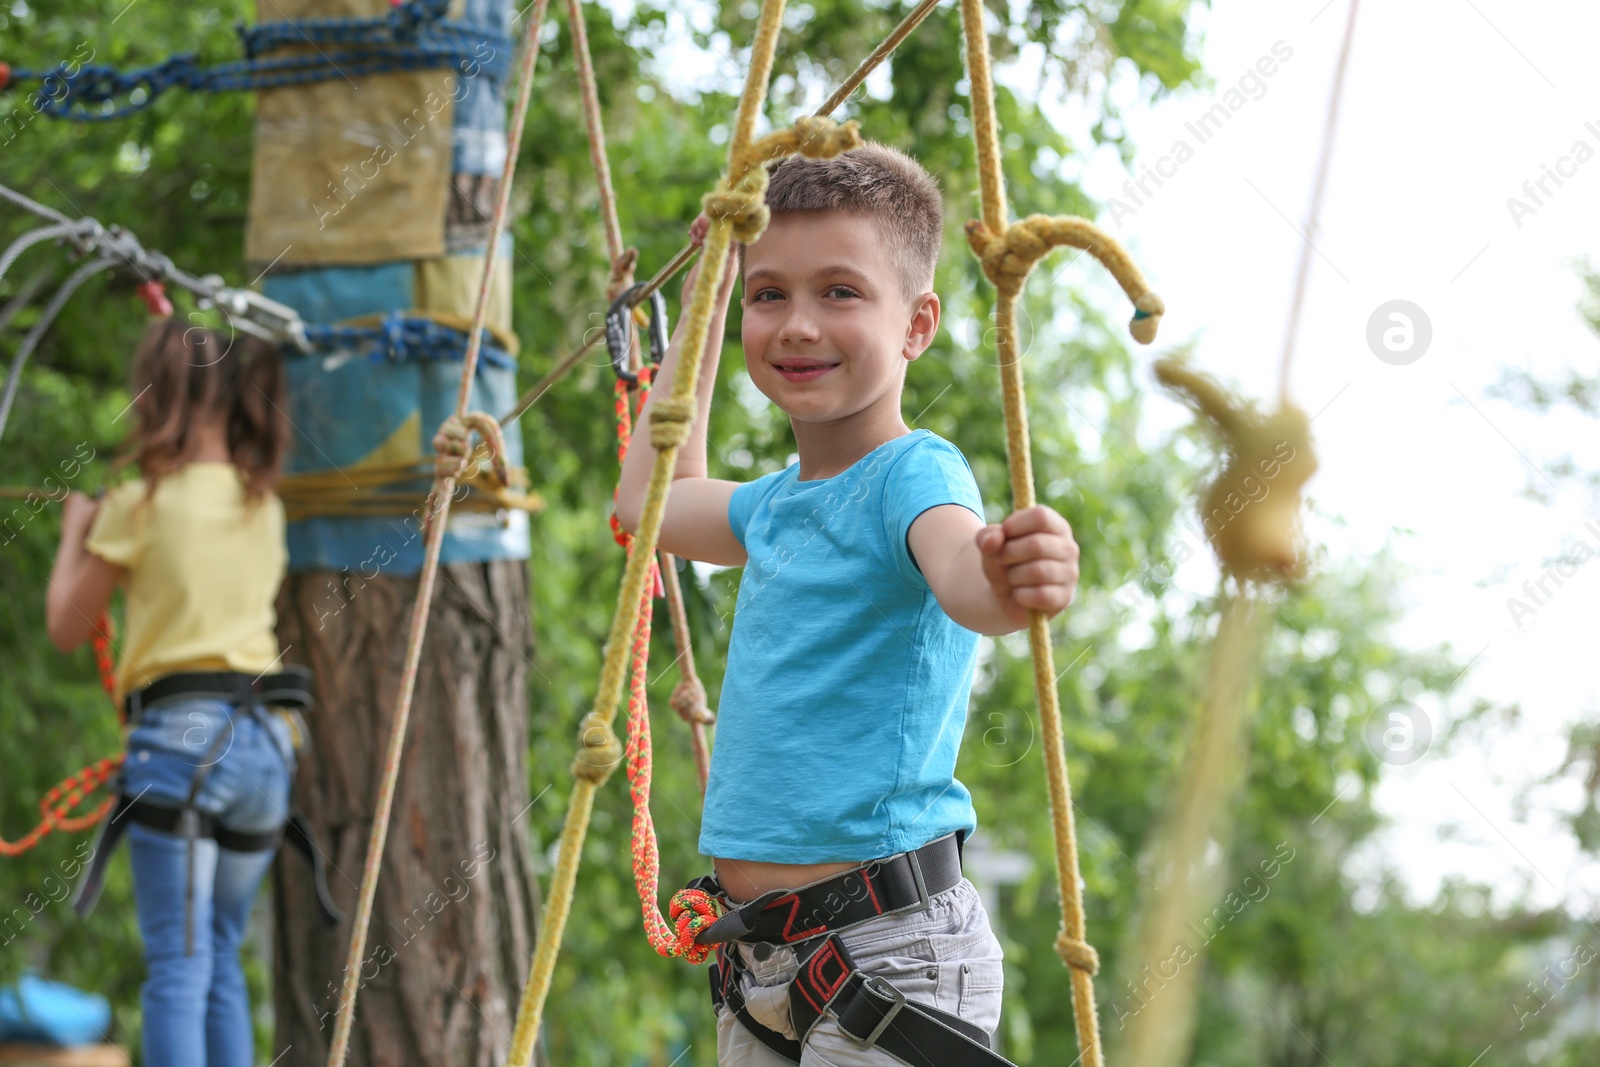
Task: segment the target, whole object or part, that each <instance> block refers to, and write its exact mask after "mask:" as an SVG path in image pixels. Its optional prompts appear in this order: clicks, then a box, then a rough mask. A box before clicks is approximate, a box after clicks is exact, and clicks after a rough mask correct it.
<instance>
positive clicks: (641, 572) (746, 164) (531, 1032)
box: [507, 0, 859, 1065]
mask: <svg viewBox="0 0 1600 1067" xmlns="http://www.w3.org/2000/svg"><path fill="white" fill-rule="evenodd" d="M783 8H784V0H763V3H762V6H761V14H760V16H759V18H758V20H757V24H756V35H755V41H754V43H753V44H752V46H751V59H750V69H749V72H748V73H747V75H746V78H745V86H744V92H743V94H742V95H741V97H740V101H739V112H738V115H737V117H736V120H735V122H734V128H733V133H732V137H731V139H730V144H729V147H728V170H727V173H726V175H725V176H724V178H723V179H722V181H721V182H719V183H718V186H717V189H716V190H714V191H713V192H712V193H711V194H710V195H708V196H707V198H706V201H707V203H706V207H707V211H708V214H711V215H712V216H713V217H712V220H711V225H710V228H709V232H708V233H707V235H706V241H705V251H704V252H703V253H702V262H701V266H700V273H699V275H698V276H697V277H696V279H695V288H694V294H693V297H692V300H691V302H690V305H689V310H688V313H687V317H686V319H685V322H684V325H683V334H682V340H681V344H682V347H681V349H680V353H681V355H680V358H679V364H678V370H677V374H676V376H675V378H674V380H673V392H672V395H671V396H670V397H666V398H658V399H657V400H656V401H655V402H654V404H653V405H652V410H651V420H650V439H651V442H652V443H653V444H654V445H655V447H656V457H655V464H654V466H653V467H652V468H651V473H650V481H649V485H648V487H647V489H646V492H645V499H644V507H643V510H642V513H641V516H640V519H639V526H638V530H637V531H636V532H635V534H634V543H633V550H632V551H631V552H630V553H629V554H628V562H627V566H626V568H625V569H624V571H623V578H622V589H621V591H620V593H619V595H618V601H617V611H616V614H615V615H614V616H613V618H612V624H611V632H610V636H609V638H608V640H607V644H606V657H605V661H604V664H603V665H602V668H601V672H600V681H599V685H598V687H597V692H596V695H595V701H594V706H593V710H592V711H591V712H590V718H597V719H598V720H600V721H602V722H605V723H609V722H610V721H611V718H612V716H614V715H615V714H616V709H617V705H618V702H619V700H620V699H621V695H622V687H623V682H624V674H625V672H626V668H627V664H628V652H629V640H630V638H632V637H634V636H635V635H636V633H637V630H638V620H639V614H640V605H641V604H642V603H643V597H644V593H645V584H646V582H647V581H648V580H649V578H650V574H651V571H652V569H653V564H654V558H653V557H654V555H655V549H656V543H657V540H658V537H659V535H660V532H661V519H662V515H663V511H664V507H665V504H666V500H667V494H668V492H669V491H670V489H671V485H672V473H673V469H674V467H675V466H676V464H677V451H678V446H679V445H680V444H681V443H682V442H683V441H684V440H685V439H686V438H687V437H688V434H689V430H690V426H691V424H692V422H693V419H694V417H695V414H696V411H697V403H696V396H697V392H696V390H697V388H698V382H699V376H700V362H701V357H702V356H703V354H704V352H705V347H706V339H707V336H708V334H709V332H710V326H711V314H712V310H713V308H714V306H715V302H716V290H717V286H718V285H719V284H720V281H721V278H722V274H723V269H724V267H725V265H726V263H727V260H728V254H729V248H730V244H731V242H732V239H733V235H734V229H735V224H734V220H733V216H735V215H737V216H738V217H739V218H740V219H741V220H742V221H741V223H740V224H739V232H740V233H741V234H743V235H744V236H745V237H747V238H748V239H750V240H754V239H755V238H756V237H758V236H759V235H760V229H759V226H760V225H761V223H760V222H759V219H760V214H761V213H760V211H759V210H757V208H758V207H759V206H761V205H759V204H757V203H754V202H753V201H754V200H755V198H757V197H759V196H760V195H761V192H762V191H763V188H764V187H763V184H762V180H761V179H760V178H755V177H752V176H751V175H750V171H752V170H756V169H760V165H761V162H764V161H765V160H767V159H772V158H777V157H778V156H780V155H783V154H784V153H785V151H789V150H795V149H799V150H802V151H811V152H817V153H823V152H827V151H831V150H837V151H842V150H843V149H844V148H845V147H849V143H850V138H849V137H844V138H841V137H837V136H831V135H819V134H818V132H817V131H816V129H815V128H812V127H808V128H807V129H806V130H805V131H801V130H798V129H797V130H796V131H793V132H792V133H790V134H789V136H792V137H793V138H794V140H793V141H792V142H790V143H791V144H792V145H794V148H792V149H785V148H783V147H782V145H781V142H775V141H774V140H773V138H765V139H763V141H762V142H761V143H760V144H759V145H758V144H757V143H756V141H755V137H754V130H755V123H756V118H757V116H758V115H759V114H760V112H761V110H762V106H763V104H764V102H765V100H766V92H767V82H768V79H769V78H770V77H771V73H772V61H773V56H774V54H775V52H776V50H777V39H778V31H779V29H780V26H781V22H782V16H783ZM775 136H777V137H782V136H783V135H781V134H780V135H775ZM855 141H857V142H859V135H855ZM729 194H731V197H729ZM724 197H729V198H727V199H723V198H724ZM714 200H715V203H716V204H718V205H720V207H721V208H722V210H720V211H713V201H714ZM595 787H596V783H595V782H592V781H590V780H589V779H587V778H584V777H579V778H578V779H577V780H576V781H575V782H574V783H573V788H572V798H571V801H570V803H569V805H568V808H567V818H566V822H565V823H564V824H563V827H562V833H561V844H560V850H559V852H558V854H557V858H556V866H555V871H554V872H553V873H552V874H551V877H550V891H549V896H548V898H547V903H546V905H545V914H544V918H543V920H542V921H541V922H540V924H539V943H538V946H537V948H536V949H535V950H534V956H533V961H532V964H531V966H530V969H529V974H528V981H527V984H526V986H525V987H524V990H523V999H522V1005H521V1008H520V1010H519V1011H518V1013H517V1025H516V1030H515V1032H514V1033H513V1034H512V1039H511V1053H510V1056H509V1058H508V1061H507V1062H508V1063H511V1064H516V1065H522V1064H526V1063H528V1061H529V1059H530V1057H531V1055H532V1052H533V1043H534V1037H535V1035H536V1034H537V1033H538V1029H539V1022H540V1019H541V1017H542V1016H543V1013H544V1003H545V999H546V997H547V996H548V994H549V991H550V982H551V979H552V976H553V974H554V971H555V960H556V956H557V953H558V952H559V951H560V945H561V938H562V936H563V934H564V932H565V926H566V918H567V914H568V912H569V910H570V908H571V902H572V896H573V887H574V885H575V883H576V881H577V872H578V864H579V862H580V860H581V852H582V847H583V838H584V836H585V834H586V832H587V829H588V822H589V815H590V812H591V811H592V809H593V804H594V790H595ZM679 903H680V906H687V907H689V908H690V909H691V910H692V908H693V902H689V901H681V900H680V902H679ZM681 915H682V913H681V912H680V913H679V916H677V917H678V918H681ZM691 921H692V919H691V920H686V922H691Z"/></svg>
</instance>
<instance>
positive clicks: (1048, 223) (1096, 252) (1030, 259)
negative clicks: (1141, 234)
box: [966, 215, 1167, 345]
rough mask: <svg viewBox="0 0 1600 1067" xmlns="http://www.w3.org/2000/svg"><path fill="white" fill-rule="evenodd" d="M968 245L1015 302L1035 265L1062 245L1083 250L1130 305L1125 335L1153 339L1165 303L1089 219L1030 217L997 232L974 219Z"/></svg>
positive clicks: (996, 284) (987, 274) (988, 275)
mask: <svg viewBox="0 0 1600 1067" xmlns="http://www.w3.org/2000/svg"><path fill="white" fill-rule="evenodd" d="M966 231H967V244H969V245H971V246H972V251H973V253H974V254H975V255H977V257H978V260H979V261H980V262H981V263H982V264H983V273H984V276H985V277H986V278H988V279H989V281H990V282H991V283H993V285H994V287H995V288H996V289H998V290H999V291H1000V295H1001V296H1003V297H1006V298H1013V297H1015V296H1016V295H1017V294H1018V293H1020V292H1022V287H1023V285H1024V284H1026V283H1027V280H1028V274H1029V272H1030V271H1032V270H1033V266H1034V264H1035V263H1037V262H1039V260H1040V259H1042V258H1044V256H1045V255H1047V254H1048V253H1049V252H1050V250H1051V249H1053V248H1058V247H1060V246H1062V245H1068V246H1070V247H1072V248H1081V249H1083V250H1084V251H1085V252H1089V253H1091V254H1092V255H1093V256H1094V258H1096V259H1098V260H1099V261H1100V262H1101V263H1102V264H1103V265H1104V266H1105V268H1106V269H1107V270H1109V271H1110V272H1111V276H1112V277H1113V278H1115V279H1116V280H1117V284H1118V285H1120V286H1121V287H1122V291H1123V292H1124V293H1126V294H1128V299H1129V300H1131V301H1133V306H1134V313H1133V320H1132V321H1131V322H1129V323H1128V332H1129V333H1131V334H1133V339H1134V340H1136V341H1138V342H1139V343H1140V344H1145V345H1147V344H1150V343H1151V342H1152V341H1154V340H1155V339H1156V329H1157V327H1159V326H1160V324H1161V316H1162V314H1163V313H1164V312H1165V311H1166V309H1167V308H1166V305H1165V304H1163V303H1162V302H1161V298H1160V297H1159V296H1157V295H1156V294H1155V293H1153V292H1151V291H1150V287H1149V286H1148V285H1146V284H1145V280H1144V276H1143V275H1141V274H1140V273H1139V268H1138V267H1135V266H1134V265H1133V260H1132V259H1131V258H1129V256H1128V252H1127V250H1126V249H1124V248H1123V247H1122V246H1121V245H1120V244H1118V243H1117V241H1116V239H1115V238H1114V237H1112V236H1111V235H1110V234H1108V233H1106V232H1105V231H1104V230H1102V229H1100V227H1098V226H1096V225H1095V224H1094V223H1092V222H1090V221H1089V220H1088V219H1080V218H1078V217H1076V216H1073V215H1029V216H1028V217H1027V218H1025V219H1021V220H1019V221H1017V222H1013V223H1011V224H1010V225H1007V226H1005V227H1004V228H1003V229H1002V230H1001V231H1000V232H999V233H996V232H995V231H993V230H991V229H989V227H988V226H986V225H984V223H982V222H980V221H978V220H976V219H974V220H973V221H971V222H969V223H967V225H966Z"/></svg>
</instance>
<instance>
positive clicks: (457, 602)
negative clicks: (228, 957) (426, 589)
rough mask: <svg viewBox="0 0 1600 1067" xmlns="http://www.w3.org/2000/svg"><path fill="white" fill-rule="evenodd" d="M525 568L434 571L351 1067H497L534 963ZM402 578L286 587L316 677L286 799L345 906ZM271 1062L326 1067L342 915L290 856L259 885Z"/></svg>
mask: <svg viewBox="0 0 1600 1067" xmlns="http://www.w3.org/2000/svg"><path fill="white" fill-rule="evenodd" d="M526 566H527V565H526V563H525V562H524V561H520V560H497V561H492V562H488V563H457V564H450V565H447V566H442V567H441V568H440V571H439V579H438V585H437V588H436V591H435V599H434V603H433V609H432V614H431V616H430V618H429V621H428V634H427V641H426V644H425V645H424V651H423V657H422V664H421V671H420V673H419V675H418V679H417V690H416V696H415V703H414V705H413V709H412V716H411V721H410V728H409V736H408V737H407V738H406V745H405V751H404V756H403V758H402V762H401V771H400V779H399V785H398V790H397V792H396V796H395V807H394V813H393V823H392V825H391V826H390V827H389V838H388V843H387V846H386V849H385V853H384V858H383V870H382V875H381V877H380V878H379V881H378V888H377V896H376V898H375V900H374V906H373V915H372V932H371V937H370V939H369V943H368V951H367V956H366V960H365V962H364V964H363V966H362V972H361V978H362V984H361V987H360V991H359V994H358V999H357V1001H356V1005H355V1026H354V1030H353V1033H352V1042H351V1048H350V1057H349V1064H350V1065H351V1067H498V1065H499V1064H501V1063H503V1062H504V1059H505V1055H506V1052H507V1050H508V1048H509V1044H510V1035H511V1030H512V1024H513V1020H514V1019H515V1016H516V1011H517V1003H518V999H519V997H520V995H521V988H522V982H523V978H524V971H525V969H526V967H527V962H528V959H529V957H530V954H531V952H532V947H533V940H534V924H535V917H536V915H537V914H538V884H537V882H536V880H535V877H534V866H533V847H532V844H531V841H530V835H529V834H528V833H527V826H528V824H527V822H526V821H525V820H526V818H527V810H528V808H529V807H531V803H530V800H529V796H528V792H529V790H528V773H527V765H526V756H527V751H528V729H527V715H528V701H527V671H528V667H529V666H531V663H532V661H531V651H532V650H531V646H532V624H531V618H530V612H529V602H528V576H527V570H526ZM416 591H417V579H416V578H415V577H395V576H390V575H379V576H377V577H375V578H372V579H363V578H361V577H360V576H359V575H357V574H354V573H351V572H344V573H342V574H341V573H340V572H329V571H311V572H305V573H298V574H291V575H290V576H289V578H288V580H287V581H285V583H284V586H283V592H282V594H281V595H280V598H279V605H278V607H279V625H278V632H279V638H280V640H281V642H282V644H283V647H284V649H285V650H286V655H285V658H286V660H288V661H289V662H295V663H302V664H305V665H307V666H309V667H310V668H311V669H312V670H313V671H314V672H315V689H316V698H317V706H316V709H315V711H314V712H312V713H310V714H309V715H308V716H307V720H308V724H309V727H310V735H311V750H310V751H309V752H308V753H305V754H304V755H303V757H302V762H301V766H300V772H299V776H298V778H297V780H296V782H295V800H296V802H297V803H298V804H299V806H300V808H301V810H302V811H304V812H306V814H307V815H308V816H309V817H310V819H311V821H312V823H313V824H314V826H315V827H316V830H317V835H318V838H319V843H320V845H321V847H322V850H323V851H324V852H325V853H326V855H327V858H328V860H329V861H330V864H331V868H332V869H331V870H330V872H329V882H330V887H331V888H332V890H333V895H334V898H335V900H337V901H338V903H339V906H340V907H341V908H344V909H345V910H346V911H347V912H352V911H353V910H354V902H355V899H356V895H357V886H358V885H359V883H360V880H361V870H362V865H363V863H364V862H365V859H366V849H367V836H368V834H369V833H370V831H371V826H372V811H373V806H374V802H375V800H376V795H377V789H378V781H379V776H380V774H381V772H382V765H383V759H384V749H385V746H386V744H387V742H388V736H389V724H390V722H391V721H392V714H393V710H394V701H395V697H396V694H397V691H398V688H399V679H400V672H401V666H402V661H403V658H404V652H405V642H406V634H407V627H408V622H409V619H410V614H411V605H412V601H413V599H414V597H415V596H416ZM273 886H274V890H275V892H274V894H273V900H274V908H275V921H274V924H273V930H274V933H273V938H274V967H273V984H274V989H273V1002H274V1005H275V1008H276V1016H277V1038H276V1041H275V1043H274V1046H273V1047H274V1049H276V1050H278V1054H279V1055H281V1056H282V1057H283V1058H282V1060H281V1063H280V1065H279V1067H300V1065H304V1067H322V1065H323V1064H324V1063H325V1061H326V1059H327V1052H328V1043H329V1040H330V1038H331V1037H332V1034H333V1024H334V1018H335V1013H336V1012H337V1011H338V1009H339V988H340V981H341V977H342V973H343V970H344V957H345V953H346V952H347V951H348V946H349V944H350V937H351V933H352V930H351V923H350V921H349V919H347V920H346V922H345V923H344V924H343V925H341V926H340V927H338V928H337V929H336V930H333V931H328V930H326V929H324V928H323V927H322V926H321V925H320V924H319V923H318V921H317V917H316V910H315V898H314V896H313V887H312V883H311V879H310V876H309V872H308V869H307V867H306V865H305V864H304V863H302V862H301V861H300V860H299V859H298V858H295V857H289V858H286V859H284V860H282V861H281V862H279V863H277V864H276V865H275V869H274V873H273Z"/></svg>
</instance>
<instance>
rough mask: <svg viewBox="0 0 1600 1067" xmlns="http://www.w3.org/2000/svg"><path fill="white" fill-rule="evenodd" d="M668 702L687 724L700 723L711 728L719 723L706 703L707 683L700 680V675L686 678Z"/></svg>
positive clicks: (674, 690)
mask: <svg viewBox="0 0 1600 1067" xmlns="http://www.w3.org/2000/svg"><path fill="white" fill-rule="evenodd" d="M667 702H668V703H669V704H671V705H672V710H673V711H675V712H677V713H678V717H679V718H681V719H682V720H683V721H684V722H686V723H690V724H693V723H697V722H698V723H704V724H705V725H707V726H709V725H711V724H712V723H714V722H716V721H717V717H716V716H715V715H713V714H712V713H711V708H710V706H709V705H708V703H707V701H706V687H705V683H704V682H702V681H701V680H700V677H699V675H687V676H685V677H684V678H683V680H681V681H680V682H678V684H677V686H676V687H675V688H674V689H673V690H672V696H671V697H670V698H669V699H668V701H667Z"/></svg>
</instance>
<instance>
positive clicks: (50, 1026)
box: [0, 974, 111, 1045]
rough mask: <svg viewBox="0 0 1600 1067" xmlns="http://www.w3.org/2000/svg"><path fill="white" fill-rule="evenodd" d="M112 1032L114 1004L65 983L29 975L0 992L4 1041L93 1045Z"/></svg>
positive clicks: (0, 1032)
mask: <svg viewBox="0 0 1600 1067" xmlns="http://www.w3.org/2000/svg"><path fill="white" fill-rule="evenodd" d="M110 1029H111V1004H110V1003H109V1002H108V1001H107V1000H106V998H105V997H102V996H97V995H95V994H94V993H85V992H83V991H82V990H79V989H74V988H72V987H71V986H69V985H66V984H64V983H62V982H52V981H50V980H49V979H48V978H40V977H39V976H37V975H32V974H25V975H23V976H22V977H21V978H19V979H17V984H16V985H14V986H9V987H7V988H5V989H0V1041H29V1042H37V1043H41V1044H46V1045H89V1044H95V1043H98V1042H101V1041H104V1040H105V1039H106V1037H107V1034H108V1032H109V1031H110Z"/></svg>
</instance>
